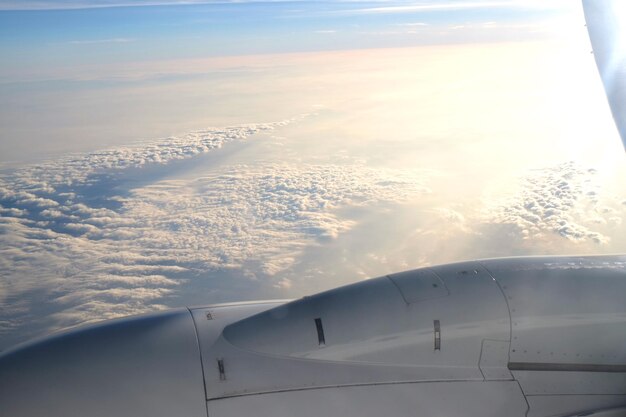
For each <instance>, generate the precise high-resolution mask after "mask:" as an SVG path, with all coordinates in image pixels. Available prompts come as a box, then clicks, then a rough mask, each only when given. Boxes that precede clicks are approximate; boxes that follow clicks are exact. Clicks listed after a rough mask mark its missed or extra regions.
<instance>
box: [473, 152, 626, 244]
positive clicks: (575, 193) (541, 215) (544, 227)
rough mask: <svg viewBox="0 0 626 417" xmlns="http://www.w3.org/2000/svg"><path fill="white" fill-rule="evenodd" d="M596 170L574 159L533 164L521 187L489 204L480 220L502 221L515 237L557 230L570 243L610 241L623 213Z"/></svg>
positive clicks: (540, 236) (536, 238)
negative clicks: (541, 166) (550, 164)
mask: <svg viewBox="0 0 626 417" xmlns="http://www.w3.org/2000/svg"><path fill="white" fill-rule="evenodd" d="M597 176H598V171H597V170H596V169H594V168H583V167H580V166H579V165H578V164H576V163H574V162H566V163H562V164H559V165H556V166H553V167H549V168H544V169H538V170H535V171H533V172H532V173H531V174H530V175H528V176H526V177H524V178H523V179H522V180H521V189H520V192H519V193H517V194H516V195H514V196H508V197H507V198H506V199H504V201H500V202H499V203H498V204H495V205H494V204H492V207H490V208H488V209H487V211H486V213H485V216H484V218H483V221H484V222H485V223H487V224H491V225H499V226H505V227H507V228H508V232H507V234H508V235H509V236H513V237H515V238H516V239H522V240H526V241H533V242H538V241H541V240H542V239H545V238H551V237H554V236H560V237H562V238H564V239H566V240H568V241H570V242H574V243H588V242H593V243H595V244H597V245H606V244H608V243H610V242H611V237H610V236H609V232H610V231H611V230H615V227H618V226H620V225H621V224H622V220H623V217H624V215H625V213H624V209H623V206H622V207H620V199H621V196H615V195H614V196H611V195H604V194H603V189H602V184H601V182H600V181H601V180H599V179H596V177H597Z"/></svg>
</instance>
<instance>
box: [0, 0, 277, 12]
mask: <svg viewBox="0 0 626 417" xmlns="http://www.w3.org/2000/svg"><path fill="white" fill-rule="evenodd" d="M268 1H269V2H282V1H287V0H136V1H119V0H93V1H92V0H90V1H87V0H24V1H15V0H0V11H2V10H76V9H99V8H110V7H149V6H184V5H194V4H229V3H258V2H268Z"/></svg>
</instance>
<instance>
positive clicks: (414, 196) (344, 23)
mask: <svg viewBox="0 0 626 417" xmlns="http://www.w3.org/2000/svg"><path fill="white" fill-rule="evenodd" d="M590 51H591V46H590V44H589V39H588V36H587V33H586V29H585V27H584V19H583V16H582V7H580V5H579V4H578V3H577V2H571V1H569V0H568V1H560V0H554V1H552V0H551V1H523V2H522V1H515V0H508V1H507V0H504V1H471V0H456V1H455V0H450V1H436V2H435V1H382V0H381V1H371V2H360V1H332V2H319V1H315V2H312V1H290V2H283V1H268V2H254V1H250V2H246V1H243V2H241V1H238V2H229V1H223V2H211V1H208V2H201V1H187V2H180V1H179V2H176V1H126V2H124V1H105V0H94V1H81V0H68V1H53V0H48V1H46V0H41V1H29V0H22V1H7V0H0V54H1V55H2V56H3V60H2V61H1V62H0V126H1V128H0V350H2V349H6V348H8V347H10V346H12V345H14V344H16V343H19V342H22V341H24V340H27V339H29V338H32V337H35V336H41V335H45V334H47V333H49V332H51V331H55V330H58V329H61V328H65V327H71V326H76V325H79V324H82V323H86V322H92V321H98V320H103V319H108V318H114V317H120V316H124V315H129V314H140V313H147V312H151V311H156V310H161V309H165V308H171V307H177V306H185V305H206V304H210V303H216V302H229V301H242V300H254V299H285V298H297V297H300V296H303V295H306V294H311V293H314V292H317V291H321V290H325V289H329V288H333V287H336V286H339V285H343V284H348V283H351V282H355V281H358V280H362V279H367V278H371V277H375V276H380V275H384V274H388V273H393V272H398V271H401V270H406V269H411V268H417V267H421V266H427V265H434V264H438V263H445V262H454V261H461V260H468V259H478V258H489V257H501V256H520V255H544V254H546V255H552V254H554V255H558V254H608V253H624V252H625V251H626V233H625V232H626V225H625V223H624V220H626V180H625V178H626V175H624V174H626V160H625V156H624V152H623V148H622V144H621V141H620V139H619V136H618V133H617V130H616V128H615V125H614V123H613V121H612V119H611V112H610V109H609V106H608V104H607V99H606V97H605V94H604V91H603V89H602V84H601V81H600V77H599V74H598V71H597V69H596V67H595V63H594V57H593V55H592V54H591V53H590Z"/></svg>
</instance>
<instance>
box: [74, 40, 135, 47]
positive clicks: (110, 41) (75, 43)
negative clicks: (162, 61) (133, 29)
mask: <svg viewBox="0 0 626 417" xmlns="http://www.w3.org/2000/svg"><path fill="white" fill-rule="evenodd" d="M135 41H136V39H131V38H110V39H83V40H75V41H69V42H68V43H69V44H72V45H94V44H96V45H97V44H104V43H130V42H135Z"/></svg>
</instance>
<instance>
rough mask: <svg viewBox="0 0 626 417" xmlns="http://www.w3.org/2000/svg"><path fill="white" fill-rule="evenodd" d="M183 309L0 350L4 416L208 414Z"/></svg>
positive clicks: (1, 413) (200, 416)
mask: <svg viewBox="0 0 626 417" xmlns="http://www.w3.org/2000/svg"><path fill="white" fill-rule="evenodd" d="M202 387H203V379H202V370H201V367H200V352H199V350H198V342H197V339H196V333H195V330H194V326H193V321H192V319H191V315H190V314H189V311H188V310H187V309H182V310H174V311H170V312H167V313H163V314H156V315H151V316H144V317H133V318H128V319H122V320H115V321H111V322H106V323H104V324H101V325H96V326H92V327H89V328H85V329H79V330H76V331H72V332H68V333H64V334H60V335H57V336H54V337H52V338H49V339H45V340H43V341H40V342H37V343H33V344H31V345H29V346H24V347H22V348H21V349H18V350H14V351H11V352H7V353H6V354H4V355H2V356H0V416H2V417H39V416H41V417H43V416H45V417H85V416H89V417H112V416H115V417H139V416H146V417H148V416H149V417H172V416H181V417H182V416H185V417H206V404H205V398H204V393H203V389H202Z"/></svg>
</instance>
